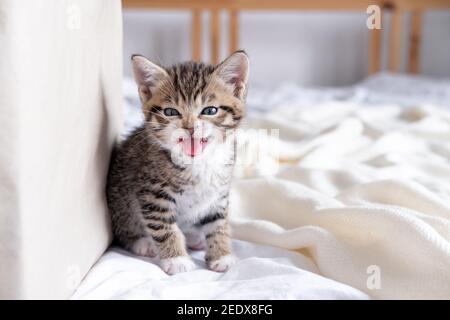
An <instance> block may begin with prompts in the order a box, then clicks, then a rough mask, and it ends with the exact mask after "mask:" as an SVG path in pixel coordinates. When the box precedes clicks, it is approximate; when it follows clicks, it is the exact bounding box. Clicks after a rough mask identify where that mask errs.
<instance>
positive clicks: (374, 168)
mask: <svg viewBox="0 0 450 320" xmlns="http://www.w3.org/2000/svg"><path fill="white" fill-rule="evenodd" d="M124 88H125V98H126V103H127V105H128V107H127V109H126V112H127V116H126V119H127V121H128V122H127V128H128V130H129V129H130V128H132V127H133V126H134V125H136V123H138V122H139V121H141V117H140V113H139V111H138V109H137V108H136V105H137V104H138V103H137V97H136V96H135V93H134V89H133V86H132V85H131V84H130V82H125V85H124ZM449 104H450V82H449V81H447V80H433V79H427V78H421V77H407V76H401V75H393V74H380V75H377V76H375V77H372V78H369V79H367V80H366V81H363V82H362V83H360V84H358V85H355V86H353V87H351V88H328V89H308V88H301V87H298V86H294V85H285V86H282V87H280V88H279V89H277V90H271V91H267V90H263V89H259V88H255V90H254V92H253V93H252V94H251V95H250V96H249V109H250V110H249V117H248V119H247V121H246V123H245V127H247V128H258V129H271V128H278V129H280V131H279V138H280V140H279V141H278V145H277V149H276V150H277V153H276V154H274V153H268V154H265V153H258V151H260V148H261V146H259V145H255V143H253V142H252V141H247V142H245V143H243V144H242V146H241V147H242V148H244V147H245V148H250V150H253V151H254V154H259V158H258V159H257V161H253V162H252V163H251V164H248V163H246V164H242V165H240V166H238V167H237V170H236V181H235V182H234V184H233V187H232V193H231V200H230V203H231V207H230V214H231V222H232V230H233V238H234V240H233V248H234V251H235V253H236V256H237V257H238V262H237V264H236V265H234V266H233V267H232V268H231V269H230V270H229V271H228V272H227V273H224V274H220V273H215V272H212V271H209V270H207V269H206V268H205V265H204V262H203V255H204V252H201V251H200V252H194V253H193V257H194V260H195V262H196V264H197V266H198V268H197V269H196V270H194V271H192V272H188V273H184V274H177V275H175V276H167V275H166V274H164V273H163V272H162V271H161V269H160V268H159V267H158V266H157V264H156V260H154V259H150V258H142V257H137V256H133V255H131V254H129V253H127V252H124V251H123V250H121V249H119V248H114V247H113V248H110V249H109V250H108V251H107V252H106V253H105V254H104V255H103V257H102V258H101V259H100V260H99V261H98V262H97V264H96V265H95V266H94V267H93V268H92V270H91V271H90V272H89V274H88V275H87V277H86V278H85V279H84V281H83V282H82V284H81V285H80V287H79V289H78V290H77V292H76V293H75V294H74V296H73V298H74V299H104V298H112V299H132V298H133V299H187V298H189V299H371V298H375V299H405V298H406V299H407V298H412V299H415V298H437V299H445V298H446V299H449V298H450V286H449V285H448V284H449V283H450V206H449V203H450V202H449V200H450V161H449V159H450V105H449ZM267 139H271V136H270V135H268V136H267ZM261 199H265V200H264V201H261Z"/></svg>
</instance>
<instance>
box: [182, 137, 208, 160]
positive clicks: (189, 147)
mask: <svg viewBox="0 0 450 320" xmlns="http://www.w3.org/2000/svg"><path fill="white" fill-rule="evenodd" d="M200 141H201V139H195V138H189V139H185V140H184V141H183V142H182V145H183V151H184V153H185V154H187V155H188V156H191V157H195V156H196V155H197V154H199V153H201V152H202V150H203V145H202V143H200Z"/></svg>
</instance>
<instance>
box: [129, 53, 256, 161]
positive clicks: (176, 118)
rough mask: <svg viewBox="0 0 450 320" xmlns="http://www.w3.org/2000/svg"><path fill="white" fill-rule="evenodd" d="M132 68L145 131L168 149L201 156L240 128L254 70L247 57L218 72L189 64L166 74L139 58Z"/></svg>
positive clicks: (224, 65) (234, 56) (218, 68)
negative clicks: (249, 80)
mask: <svg viewBox="0 0 450 320" xmlns="http://www.w3.org/2000/svg"><path fill="white" fill-rule="evenodd" d="M132 64H133V72H134V77H135V80H136V82H137V85H138V88H139V96H140V99H141V102H142V107H143V112H144V116H145V120H146V124H145V125H146V127H147V129H148V130H149V131H150V132H151V134H152V136H154V137H155V138H156V139H157V140H158V142H159V143H160V144H161V145H162V146H163V147H164V148H166V149H168V150H171V151H172V152H178V153H180V154H184V156H187V157H197V156H201V155H202V154H203V153H204V152H203V151H206V150H207V149H212V148H213V147H214V146H215V145H216V146H217V145H219V144H221V143H223V141H224V136H225V135H226V134H227V132H226V131H227V130H229V129H234V128H236V127H237V126H238V125H239V122H240V120H241V118H242V116H243V114H244V100H245V95H246V88H247V79H248V68H249V61H248V58H247V55H246V54H245V52H244V51H237V52H235V53H233V54H232V55H231V56H229V57H228V58H227V59H225V60H224V61H223V62H222V63H220V64H218V65H217V66H214V65H205V64H203V63H195V62H187V63H182V64H178V65H175V66H173V67H170V68H167V69H165V68H162V67H160V66H158V65H156V64H155V63H153V62H151V61H149V60H148V59H147V58H145V57H143V56H139V55H134V56H133V57H132Z"/></svg>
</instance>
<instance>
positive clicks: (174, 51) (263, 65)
mask: <svg viewBox="0 0 450 320" xmlns="http://www.w3.org/2000/svg"><path fill="white" fill-rule="evenodd" d="M123 15H124V47H125V48H124V59H125V61H124V66H125V74H126V75H130V68H129V65H130V63H129V57H130V56H131V54H133V53H140V54H144V55H146V56H147V57H149V58H151V59H154V61H156V62H158V63H161V64H163V65H169V64H172V63H174V62H179V61H183V60H188V59H189V58H190V16H189V13H188V12H183V11H177V12H173V11H172V12H169V11H125V12H124V14H123ZM408 18H409V17H407V19H405V24H407V23H408V21H409V19H408ZM226 20H227V19H226V15H225V14H223V16H222V30H223V32H224V35H226V34H227V32H226V31H227V28H226V25H227V24H226V23H227V21H226ZM203 22H204V25H205V26H207V22H208V16H207V14H205V15H204V16H203ZM240 23H241V30H242V31H241V38H240V47H241V48H242V49H245V50H246V51H247V52H248V54H249V55H250V59H251V66H252V70H251V81H252V82H253V83H256V84H261V85H265V86H273V85H278V84H280V83H281V82H286V81H294V82H296V83H299V84H302V85H306V86H341V85H348V84H352V83H355V82H357V81H359V80H361V79H363V78H364V77H365V76H366V74H367V63H368V42H369V34H368V29H367V28H366V15H365V14H363V13H355V12H344V13H336V12H274V13H268V12H244V13H242V14H241V16H240ZM383 27H384V28H389V16H388V17H387V19H386V21H385V24H384V25H383ZM204 29H205V34H204V37H203V39H204V41H206V40H205V39H207V38H208V34H207V30H206V29H207V28H204ZM405 36H406V35H405ZM423 36H424V40H423V43H422V61H421V70H422V73H423V74H425V75H429V76H436V77H450V11H442V12H437V11H435V12H428V13H426V14H425V16H424V29H423ZM384 40H385V41H384V42H386V40H387V39H384ZM404 40H406V39H404ZM404 42H405V41H404ZM226 46H227V43H226V41H224V43H223V44H222V48H221V49H222V58H224V57H225V56H226V53H227V52H228V50H227V47H226ZM384 47H385V50H384V52H383V58H384V59H383V60H384V61H383V64H384V65H386V54H387V50H386V48H387V47H386V46H384ZM403 47H404V53H406V51H407V48H406V47H405V46H403ZM203 53H204V56H209V55H208V50H207V44H206V42H205V43H204V44H203ZM405 65H406V62H405V63H404V66H405Z"/></svg>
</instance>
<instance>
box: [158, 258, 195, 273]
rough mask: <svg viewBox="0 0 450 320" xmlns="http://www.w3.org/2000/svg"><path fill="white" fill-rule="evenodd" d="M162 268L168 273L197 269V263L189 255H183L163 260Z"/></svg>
mask: <svg viewBox="0 0 450 320" xmlns="http://www.w3.org/2000/svg"><path fill="white" fill-rule="evenodd" d="M161 268H162V269H163V270H164V272H165V273H167V274H170V275H172V274H175V273H180V272H187V271H191V270H194V269H195V264H194V262H192V260H191V259H190V258H189V257H186V256H181V257H175V258H169V259H162V260H161Z"/></svg>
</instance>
